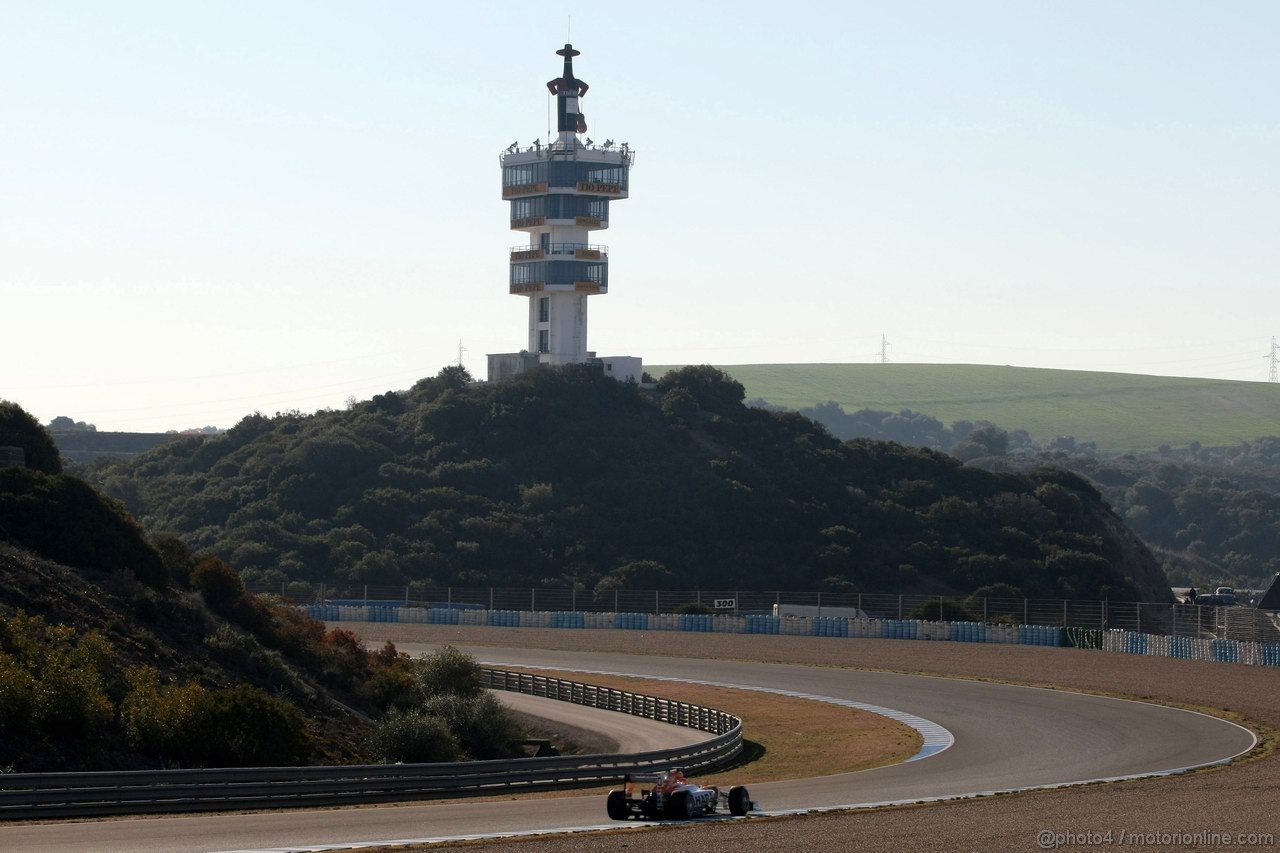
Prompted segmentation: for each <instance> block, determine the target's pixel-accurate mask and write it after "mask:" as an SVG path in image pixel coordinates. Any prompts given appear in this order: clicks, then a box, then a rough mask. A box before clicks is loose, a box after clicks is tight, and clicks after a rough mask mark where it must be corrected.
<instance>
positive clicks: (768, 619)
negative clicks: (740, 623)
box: [747, 613, 782, 634]
mask: <svg viewBox="0 0 1280 853" xmlns="http://www.w3.org/2000/svg"><path fill="white" fill-rule="evenodd" d="M781 623H782V619H781V618H780V617H778V616H758V615H756V614H754V613H748V614H747V633H748V634H777V633H780V632H779V628H780V627H781Z"/></svg>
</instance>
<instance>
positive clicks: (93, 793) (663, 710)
mask: <svg viewBox="0 0 1280 853" xmlns="http://www.w3.org/2000/svg"><path fill="white" fill-rule="evenodd" d="M483 672H484V679H485V683H486V686H488V687H490V688H492V689H495V690H510V691H514V692H519V693H527V694H529V695H533V696H545V697H547V698H550V699H558V700H560V701H565V702H573V703H575V704H578V705H589V706H591V707H595V708H604V709H607V710H613V711H620V712H622V713H627V714H632V715H635V716H641V717H646V718H648V719H652V720H658V721H660V722H665V723H671V724H673V725H679V726H685V727H689V728H695V729H699V730H702V731H706V732H709V733H711V734H713V735H714V737H712V738H710V739H708V740H706V741H702V742H700V743H696V744H691V745H688V746H681V747H675V748H671V749H658V750H651V751H649V752H640V753H631V754H625V753H624V754H607V755H579V756H568V757H563V756H556V757H546V758H517V759H510V760H502V761H461V762H449V763H438V764H366V765H351V766H345V767H344V766H337V767H233V768H223V769H200V770H131V771H121V772H102V773H9V774H4V775H0V820H4V819H7V820H31V819H44V818H71V817H99V816H104V815H119V814H164V813H175V812H195V811H221V810H228V809H264V808H290V807H298V806H336V805H352V804H357V803H376V802H386V801H392V800H408V799H425V798H430V797H434V796H448V795H456V794H475V793H489V792H497V791H507V790H512V789H515V790H519V789H551V788H563V787H572V786H576V785H581V784H584V783H592V782H602V781H607V780H616V779H618V778H620V777H621V776H622V775H623V774H624V773H626V772H628V771H631V770H659V769H662V770H665V769H669V768H671V767H683V768H685V769H687V770H691V771H707V770H712V769H715V768H716V767H720V766H723V765H724V764H726V763H728V762H730V761H732V760H734V759H735V758H737V756H738V755H739V754H740V753H741V752H742V721H741V720H740V719H739V718H737V717H735V716H734V715H732V714H729V713H727V712H724V711H718V710H716V709H714V708H707V707H705V706H702V705H691V704H689V703H687V702H676V701H673V700H669V699H663V698H660V697H657V696H648V695H645V694H642V693H632V692H630V691H626V690H616V689H613V688H609V687H600V686H597V685H593V684H584V683H582V682H577V681H565V680H563V679H558V678H551V677H548V676H543V675H532V674H529V673H517V672H508V671H506V670H493V669H485V670H483Z"/></svg>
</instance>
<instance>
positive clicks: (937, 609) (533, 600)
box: [246, 581, 1280, 642]
mask: <svg viewBox="0 0 1280 853" xmlns="http://www.w3.org/2000/svg"><path fill="white" fill-rule="evenodd" d="M246 587H247V589H248V590H249V592H252V593H254V594H258V595H263V594H268V595H278V596H281V597H282V598H284V599H285V600H287V601H290V602H292V603H294V604H303V605H306V604H326V603H327V604H386V605H397V604H398V605H402V606H406V607H428V608H451V609H472V608H476V609H487V610H515V611H520V612H525V613H531V612H538V611H552V612H570V613H572V612H577V613H654V614H660V613H674V612H675V611H676V609H677V608H679V607H681V606H682V605H691V604H693V605H702V606H704V607H706V608H709V609H711V610H713V611H714V612H716V613H724V614H728V615H745V614H752V613H765V614H773V613H774V609H775V607H776V608H778V612H779V613H780V614H781V615H787V613H786V611H785V608H786V607H799V608H804V609H806V610H805V613H804V615H809V616H850V615H853V614H854V613H855V612H856V613H860V614H862V615H863V616H864V617H866V618H869V619H912V618H925V619H933V620H937V619H939V618H941V619H943V620H947V621H974V622H985V623H987V624H1013V625H1043V626H1050V627H1058V628H1099V629H1103V630H1110V629H1117V628H1118V629H1123V630H1126V631H1139V632H1144V633H1151V634H1168V635H1171V636H1183V637H1206V638H1207V637H1216V638H1218V639H1234V640H1254V641H1258V642H1275V641H1277V640H1280V612H1277V611H1263V610H1256V609H1254V608H1251V607H1221V606H1201V605H1196V604H1171V603H1158V602H1135V601H1082V600H1072V599H1034V598H973V597H965V596H946V595H896V594H881V593H860V592H800V591H794V590H768V591H760V590H705V589H704V590H632V589H617V590H610V591H608V592H607V593H604V594H603V595H599V594H595V593H593V592H591V591H587V590H573V589H550V588H543V589H538V588H528V587H525V588H504V587H429V586H425V585H419V584H412V585H409V586H374V585H364V584H343V583H328V582H325V583H310V582H306V581H289V582H285V583H282V584H254V583H250V584H246ZM726 603H727V604H728V606H727V607H721V606H720V605H722V604H726ZM917 613H922V614H923V615H922V616H920V617H917V616H916V615H915V614H917ZM939 614H940V616H939Z"/></svg>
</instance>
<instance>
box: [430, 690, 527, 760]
mask: <svg viewBox="0 0 1280 853" xmlns="http://www.w3.org/2000/svg"><path fill="white" fill-rule="evenodd" d="M422 711H423V712H424V713H426V714H429V715H431V716H435V717H439V718H440V719H442V720H444V721H445V723H447V724H448V726H449V730H450V731H451V732H453V735H454V737H456V738H457V739H458V743H460V744H461V745H462V748H463V749H464V750H465V751H466V753H467V754H468V755H469V756H471V758H473V759H475V760H476V761H488V760H491V759H495V758H515V757H517V756H518V755H519V752H520V751H519V749H518V747H517V746H515V743H514V742H515V741H516V740H518V739H520V738H521V737H523V732H522V731H521V729H520V725H519V724H518V723H517V722H516V720H515V717H513V716H512V714H511V712H510V711H508V710H507V708H506V707H505V706H504V705H503V704H502V703H501V702H499V701H498V700H497V698H496V697H495V696H494V695H493V694H491V693H481V694H480V695H478V696H473V697H468V696H462V695H459V694H456V693H455V694H447V693H442V694H437V695H435V696H432V697H431V698H429V699H428V700H427V701H426V702H424V703H423V705H422Z"/></svg>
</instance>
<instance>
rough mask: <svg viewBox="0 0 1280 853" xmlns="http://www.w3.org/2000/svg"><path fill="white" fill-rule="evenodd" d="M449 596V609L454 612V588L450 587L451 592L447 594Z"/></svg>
mask: <svg viewBox="0 0 1280 853" xmlns="http://www.w3.org/2000/svg"><path fill="white" fill-rule="evenodd" d="M447 595H448V598H447V601H448V602H449V609H450V610H452V609H453V587H449V592H448V593H447Z"/></svg>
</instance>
